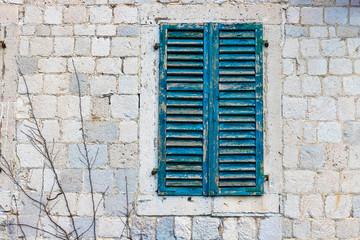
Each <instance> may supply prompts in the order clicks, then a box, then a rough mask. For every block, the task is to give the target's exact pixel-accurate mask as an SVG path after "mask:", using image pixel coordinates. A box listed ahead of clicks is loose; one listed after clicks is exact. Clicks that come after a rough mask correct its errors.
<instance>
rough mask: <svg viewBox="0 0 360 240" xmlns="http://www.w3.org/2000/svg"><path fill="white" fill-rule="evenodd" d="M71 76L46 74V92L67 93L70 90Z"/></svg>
mask: <svg viewBox="0 0 360 240" xmlns="http://www.w3.org/2000/svg"><path fill="white" fill-rule="evenodd" d="M69 88H70V86H69V76H68V75H65V74H55V75H53V74H51V75H45V80H44V93H45V94H66V93H68V92H69Z"/></svg>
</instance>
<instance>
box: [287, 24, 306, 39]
mask: <svg viewBox="0 0 360 240" xmlns="http://www.w3.org/2000/svg"><path fill="white" fill-rule="evenodd" d="M285 33H286V36H289V37H293V38H299V37H308V36H309V32H308V29H307V28H305V27H299V26H294V25H287V26H285Z"/></svg>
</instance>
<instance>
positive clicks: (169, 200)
mask: <svg viewBox="0 0 360 240" xmlns="http://www.w3.org/2000/svg"><path fill="white" fill-rule="evenodd" d="M174 6H176V7H174ZM249 6H252V5H249ZM272 6H274V7H273V8H276V9H271V7H270V6H269V7H267V8H266V9H260V10H259V11H257V12H256V13H259V12H262V11H265V10H266V11H269V13H268V14H267V15H266V14H264V15H263V16H262V18H261V19H260V17H259V15H256V13H255V12H252V11H249V12H248V13H247V14H241V13H240V14H238V13H234V14H235V15H236V16H234V14H233V15H229V14H228V15H226V14H225V13H226V12H228V13H229V12H231V13H233V12H234V11H233V8H234V6H233V5H228V6H225V7H224V5H221V7H219V6H214V5H212V7H209V6H206V5H205V6H204V5H193V6H191V7H194V8H204V7H205V8H206V7H208V8H209V9H211V10H212V11H214V14H212V15H210V14H208V15H201V14H198V15H199V16H198V17H197V18H196V15H193V13H195V12H196V9H192V10H191V12H189V11H190V10H189V9H190V8H189V5H185V6H183V5H173V6H172V5H160V6H159V5H151V6H150V5H149V6H147V5H142V6H141V7H139V9H140V19H141V24H142V25H141V41H140V42H141V43H140V44H141V61H140V69H141V75H140V76H141V80H140V81H141V89H140V117H139V178H138V179H139V184H138V194H137V197H136V213H137V214H138V215H148V216H160V215H220V216H236V215H247V214H252V215H258V214H260V215H268V214H270V215H273V214H275V215H276V214H278V213H280V207H279V206H280V199H281V198H280V192H281V190H282V173H283V169H282V156H281V152H282V137H281V134H282V131H281V129H282V120H281V48H280V44H281V26H279V25H275V24H279V21H280V19H281V13H280V11H279V10H278V9H277V8H278V6H277V5H272ZM216 8H218V11H216ZM202 10H203V9H198V11H202ZM174 11H176V14H175V12H174ZM194 11H195V12H194ZM277 11H278V15H280V16H273V14H274V13H276V12H277ZM171 12H174V14H171ZM250 14H253V16H249V15H250ZM269 15H271V16H269ZM164 16H171V19H168V20H166V21H165V22H168V23H171V22H173V23H181V22H193V23H196V22H206V21H207V22H208V21H212V22H235V21H234V18H238V21H237V22H246V21H247V19H249V21H248V22H254V21H257V22H263V27H264V39H266V40H268V41H269V44H270V45H269V47H268V48H264V141H265V142H264V173H265V174H269V176H270V180H269V181H268V182H266V183H265V185H264V187H265V191H264V192H265V193H264V195H263V196H231V197H200V196H199V197H194V196H193V197H191V198H189V197H188V196H183V197H182V196H167V197H163V196H158V195H157V193H156V190H157V178H156V176H152V175H151V171H152V169H153V168H156V167H157V163H158V159H157V152H158V149H157V141H158V138H157V137H158V81H159V71H158V70H159V52H158V51H155V50H154V44H155V43H157V42H159V25H158V23H157V22H156V21H155V19H163V18H164ZM189 16H190V17H191V18H189ZM224 16H227V17H228V20H229V21H224Z"/></svg>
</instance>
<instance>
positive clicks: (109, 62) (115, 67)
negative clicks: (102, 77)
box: [97, 58, 125, 75]
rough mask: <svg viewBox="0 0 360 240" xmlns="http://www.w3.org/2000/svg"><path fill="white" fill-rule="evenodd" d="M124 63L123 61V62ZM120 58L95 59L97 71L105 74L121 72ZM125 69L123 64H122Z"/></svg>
mask: <svg viewBox="0 0 360 240" xmlns="http://www.w3.org/2000/svg"><path fill="white" fill-rule="evenodd" d="M124 65H125V62H124ZM121 70H122V60H121V58H100V59H98V61H97V72H98V73H105V74H116V75H119V74H122V71H121ZM124 71H125V66H124Z"/></svg>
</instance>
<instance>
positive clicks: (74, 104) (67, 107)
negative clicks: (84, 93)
mask: <svg viewBox="0 0 360 240" xmlns="http://www.w3.org/2000/svg"><path fill="white" fill-rule="evenodd" d="M90 101H91V99H90V97H82V98H81V105H82V112H81V113H82V115H83V117H84V118H85V119H86V118H88V117H89V116H90ZM79 103H80V100H79V97H78V96H71V95H66V96H59V97H58V105H57V116H58V117H60V118H62V119H69V118H77V119H80V108H79Z"/></svg>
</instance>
